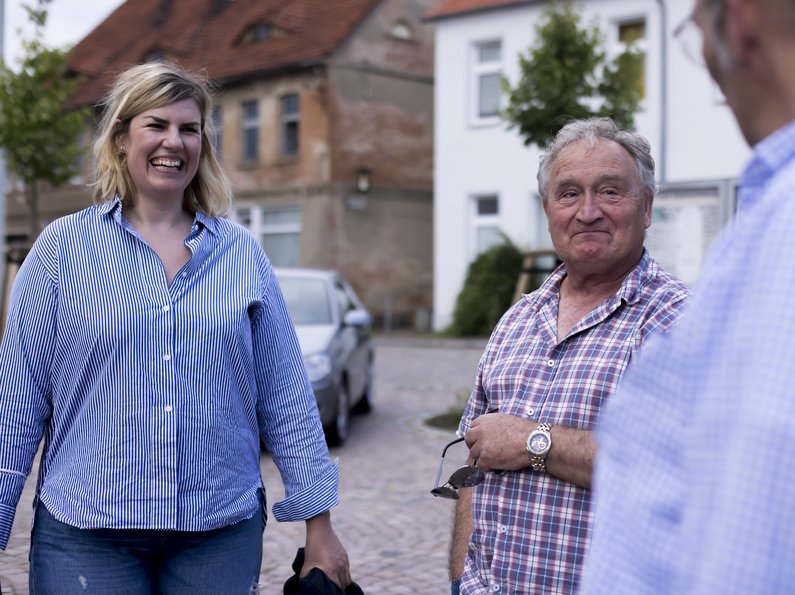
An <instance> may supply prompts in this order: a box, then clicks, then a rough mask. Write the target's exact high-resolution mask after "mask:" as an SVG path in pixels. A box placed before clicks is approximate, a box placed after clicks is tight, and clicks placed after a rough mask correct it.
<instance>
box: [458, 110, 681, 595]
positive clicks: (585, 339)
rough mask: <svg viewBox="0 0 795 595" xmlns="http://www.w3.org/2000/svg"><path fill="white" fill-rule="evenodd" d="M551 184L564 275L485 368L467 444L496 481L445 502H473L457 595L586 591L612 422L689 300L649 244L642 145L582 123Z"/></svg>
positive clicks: (544, 179) (464, 513)
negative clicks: (595, 466)
mask: <svg viewBox="0 0 795 595" xmlns="http://www.w3.org/2000/svg"><path fill="white" fill-rule="evenodd" d="M538 182H539V191H540V193H541V197H542V200H543V206H544V211H545V212H546V215H547V219H548V223H549V231H550V234H551V236H552V241H553V244H554V246H555V250H556V252H557V254H558V256H559V257H560V259H561V260H562V261H563V264H562V265H561V266H560V267H558V268H557V269H556V270H555V271H554V272H553V273H552V274H551V276H550V277H549V278H548V279H547V280H546V281H545V282H544V283H543V285H542V286H541V287H540V288H539V289H538V290H536V291H534V292H533V293H531V294H528V295H525V296H523V297H522V299H521V300H520V301H519V302H517V303H516V304H515V305H514V306H513V307H512V308H511V309H510V310H509V311H508V312H507V313H506V314H505V315H504V316H503V318H502V319H501V320H500V322H499V324H498V325H497V327H496V328H495V330H494V332H493V334H492V336H491V338H490V340H489V343H488V345H487V347H486V349H485V351H484V354H483V356H482V359H481V361H480V364H479V367H478V374H477V378H476V381H475V387H474V390H473V391H472V395H471V396H470V398H469V401H468V403H467V406H466V409H465V411H464V415H463V417H462V419H461V424H460V427H459V435H461V436H464V437H465V440H466V444H467V446H468V447H469V449H470V453H469V454H470V460H471V461H472V462H473V464H475V465H476V466H477V468H478V469H480V470H482V471H485V473H481V474H478V476H477V479H478V480H481V479H482V481H481V483H479V484H478V485H475V486H474V487H467V488H464V487H462V485H461V481H460V477H458V476H454V477H453V478H451V480H450V482H448V486H447V489H446V490H445V491H444V492H443V493H445V494H447V495H460V497H459V501H458V504H457V506H456V519H455V526H454V530H453V539H452V548H451V558H450V570H451V577H452V578H453V592H454V593H455V592H456V589H458V588H460V592H461V593H484V592H486V591H488V592H504V593H512V594H520V593H528V594H530V593H532V594H533V595H540V594H544V593H550V594H551V593H571V592H573V591H574V590H575V589H576V587H577V585H578V581H579V577H580V571H581V565H582V562H583V558H584V556H585V552H586V549H587V546H588V540H589V534H590V527H591V521H592V514H591V505H590V502H591V492H590V486H591V470H592V461H593V458H594V454H595V446H594V441H593V438H592V431H593V428H594V426H595V425H596V423H597V420H598V417H599V411H600V409H601V407H602V404H603V403H604V402H605V400H606V399H607V398H608V397H609V396H610V395H611V394H612V393H613V391H614V390H615V389H616V386H617V384H618V382H619V379H620V378H621V376H622V374H623V373H624V370H625V368H626V367H627V365H628V364H629V362H630V361H631V360H632V358H633V357H634V355H635V353H636V351H637V350H638V348H639V347H640V346H641V345H642V344H643V343H644V342H646V341H647V340H648V339H649V338H650V337H652V336H654V335H656V334H660V333H664V332H666V331H667V330H668V329H669V328H670V327H671V326H672V325H673V324H674V322H675V321H676V320H677V318H678V317H679V315H680V313H681V312H682V310H683V308H684V305H685V301H686V299H687V297H688V296H689V290H688V288H687V286H686V285H685V284H684V283H682V282H681V281H679V280H678V279H676V278H675V277H673V276H671V275H669V274H668V273H666V272H664V271H663V270H662V269H661V268H660V267H659V265H658V264H657V263H656V262H655V261H654V259H652V258H651V256H650V255H649V254H648V252H647V251H646V250H645V248H644V247H643V242H644V237H645V232H646V228H648V227H649V225H650V224H651V217H652V201H653V198H654V192H655V182H654V160H653V159H652V157H651V154H650V149H649V144H648V142H646V140H645V139H644V138H643V137H641V136H640V135H638V134H635V133H632V132H627V131H623V130H620V129H619V128H617V127H616V125H615V124H614V122H613V121H612V120H609V119H606V118H602V119H591V120H579V121H573V122H571V123H569V124H567V125H566V126H565V127H564V128H563V129H562V130H561V131H560V132H559V133H558V135H557V136H556V137H555V138H554V139H553V140H552V141H551V143H550V144H549V145H548V147H547V150H546V153H545V155H544V157H543V158H542V161H541V167H540V170H539V172H538ZM489 470H500V471H499V472H495V471H492V472H490V471H489ZM451 488H452V489H453V490H456V489H457V491H452V490H451ZM459 577H460V582H459Z"/></svg>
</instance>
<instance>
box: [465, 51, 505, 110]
mask: <svg viewBox="0 0 795 595" xmlns="http://www.w3.org/2000/svg"><path fill="white" fill-rule="evenodd" d="M501 65H502V42H501V41H488V42H484V43H476V44H475V45H474V47H473V53H472V75H473V76H472V85H473V92H472V95H473V98H474V102H473V103H474V106H473V108H474V109H473V112H474V113H473V116H474V118H475V120H496V119H497V118H498V116H499V114H500V101H501V95H502V88H501V87H502V82H501V81H502V74H501Z"/></svg>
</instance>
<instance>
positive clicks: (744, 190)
mask: <svg viewBox="0 0 795 595" xmlns="http://www.w3.org/2000/svg"><path fill="white" fill-rule="evenodd" d="M793 158H795V122H790V123H789V124H787V125H786V126H784V127H783V128H780V129H779V130H777V131H776V132H774V133H773V134H771V135H770V136H768V137H767V138H765V139H763V140H761V141H760V142H758V143H757V144H756V146H755V147H754V155H753V158H752V159H751V161H750V162H749V163H748V165H747V166H746V168H745V171H744V172H743V176H742V179H741V181H740V188H739V190H738V194H737V198H738V202H739V205H738V207H739V210H740V211H741V212H747V211H748V209H750V208H752V207H753V205H754V204H756V201H757V199H758V198H759V197H760V196H761V192H760V190H761V189H762V187H763V186H764V185H765V184H766V183H767V181H768V180H769V179H770V177H771V176H773V174H775V173H776V172H777V171H779V170H781V169H782V168H783V167H784V164H785V163H786V162H787V161H789V160H791V159H793Z"/></svg>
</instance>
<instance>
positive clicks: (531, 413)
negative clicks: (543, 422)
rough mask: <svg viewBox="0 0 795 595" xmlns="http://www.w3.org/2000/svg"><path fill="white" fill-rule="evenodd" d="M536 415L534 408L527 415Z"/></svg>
mask: <svg viewBox="0 0 795 595" xmlns="http://www.w3.org/2000/svg"><path fill="white" fill-rule="evenodd" d="M535 413H536V410H535V409H533V408H532V407H531V408H530V409H528V410H527V415H535Z"/></svg>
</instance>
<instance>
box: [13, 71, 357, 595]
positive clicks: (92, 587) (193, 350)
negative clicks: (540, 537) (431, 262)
mask: <svg viewBox="0 0 795 595" xmlns="http://www.w3.org/2000/svg"><path fill="white" fill-rule="evenodd" d="M101 107H102V108H103V110H104V112H103V117H102V120H101V123H100V128H99V134H98V138H97V141H96V143H95V147H94V152H95V160H96V167H97V171H96V198H97V203H98V204H96V205H95V206H93V207H90V208H88V209H85V210H83V211H81V212H78V213H75V214H73V215H70V216H67V217H64V218H62V219H59V220H57V221H55V222H53V223H52V224H50V225H49V226H48V227H47V228H46V229H45V230H44V231H43V232H42V234H41V236H40V237H39V238H38V239H37V241H36V243H35V244H34V246H33V249H32V250H31V252H30V254H29V256H28V257H27V258H26V260H25V262H24V264H23V265H22V267H21V268H20V271H19V274H18V276H17V279H16V282H15V285H14V289H13V293H12V297H11V305H10V311H9V317H8V323H7V326H6V329H5V334H4V337H3V342H2V347H0V370H2V371H3V373H2V375H0V547H2V548H5V545H6V542H7V541H8V536H9V533H10V530H11V524H12V521H13V517H14V512H15V509H16V506H17V503H18V501H19V498H20V495H21V493H22V488H23V485H24V482H25V478H26V477H27V476H28V474H29V473H30V472H31V469H32V464H33V461H34V457H35V455H36V452H37V448H38V445H39V443H40V442H41V440H42V438H43V440H44V445H43V451H42V457H41V463H40V466H39V477H38V484H37V489H36V501H35V504H34V506H35V514H34V527H33V534H32V539H31V555H30V560H31V564H30V585H31V592H32V593H34V594H39V595H40V594H45V595H49V594H52V593H59V594H64V595H69V594H71V593H84V592H85V591H86V590H88V592H93V593H113V594H121V593H134V594H146V593H166V594H169V595H172V594H174V595H181V594H187V593H190V594H197V593H199V594H201V593H206V594H208V595H209V594H213V595H217V594H218V593H224V594H227V593H228V594H241V595H242V594H245V593H251V592H256V590H257V588H258V585H257V582H258V577H259V573H260V564H261V558H262V531H263V528H264V525H265V518H266V506H265V496H264V486H263V482H262V478H261V475H260V466H259V462H260V445H261V444H264V445H265V446H266V447H267V449H268V451H269V452H270V453H271V455H272V456H273V459H274V461H275V462H276V464H277V466H278V468H279V471H280V473H281V477H282V481H283V483H284V486H285V498H284V500H282V501H281V502H277V503H276V504H275V505H274V506H273V514H274V516H275V517H276V518H277V519H278V520H280V521H299V520H303V521H305V522H306V561H305V564H304V572H308V571H309V570H310V569H311V568H313V567H318V568H320V569H321V570H324V571H325V572H326V573H327V574H328V575H329V576H330V577H331V578H332V579H333V580H334V581H335V582H337V583H338V584H340V585H341V586H342V587H345V586H346V585H348V584H349V583H350V572H349V567H348V559H347V554H346V552H345V549H344V548H343V546H342V544H341V543H340V541H339V539H338V538H337V536H336V534H335V532H334V530H333V528H332V525H331V520H330V512H329V510H330V509H331V508H332V507H333V506H335V504H336V503H337V484H338V478H337V466H336V464H334V463H332V462H331V461H330V460H329V454H328V450H327V448H326V444H325V441H324V437H323V430H322V427H321V424H320V421H319V418H318V413H317V407H316V404H315V398H314V396H313V394H312V390H311V387H310V385H309V382H308V380H307V376H306V373H305V370H304V367H303V360H302V358H301V352H300V349H299V347H298V343H297V341H296V337H295V334H294V332H293V329H292V326H291V324H290V319H289V316H288V314H287V310H286V308H285V305H284V301H283V299H282V295H281V292H280V290H279V287H278V285H277V282H276V280H275V278H274V275H273V269H272V267H271V263H270V262H269V260H268V258H267V256H266V255H265V253H264V252H263V251H262V249H261V248H260V247H259V245H258V244H257V242H256V241H255V240H254V239H253V237H252V236H251V235H250V234H249V233H248V232H246V231H245V230H244V229H243V228H241V227H240V226H238V225H236V224H234V223H231V222H229V221H227V220H226V219H223V218H221V216H222V215H223V214H224V213H225V212H226V211H227V210H228V208H229V207H230V205H231V190H230V187H229V184H228V182H227V180H226V177H225V176H224V174H223V172H222V171H221V168H220V166H219V163H218V160H217V158H216V156H215V153H214V148H213V142H212V139H213V136H212V134H213V131H212V129H211V117H210V116H211V113H212V108H213V105H212V95H211V92H210V86H209V84H208V82H207V81H206V79H204V78H203V77H202V76H199V75H197V74H195V73H190V72H187V71H185V70H183V69H182V68H180V67H178V66H177V65H174V64H168V63H150V64H145V65H140V66H134V67H132V68H130V69H129V70H127V71H125V72H124V73H122V74H121V75H120V76H119V78H118V79H117V81H116V83H115V85H114V86H113V88H112V89H111V91H110V93H109V94H108V96H107V97H106V99H105V101H104V103H103V104H102V106H101Z"/></svg>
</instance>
